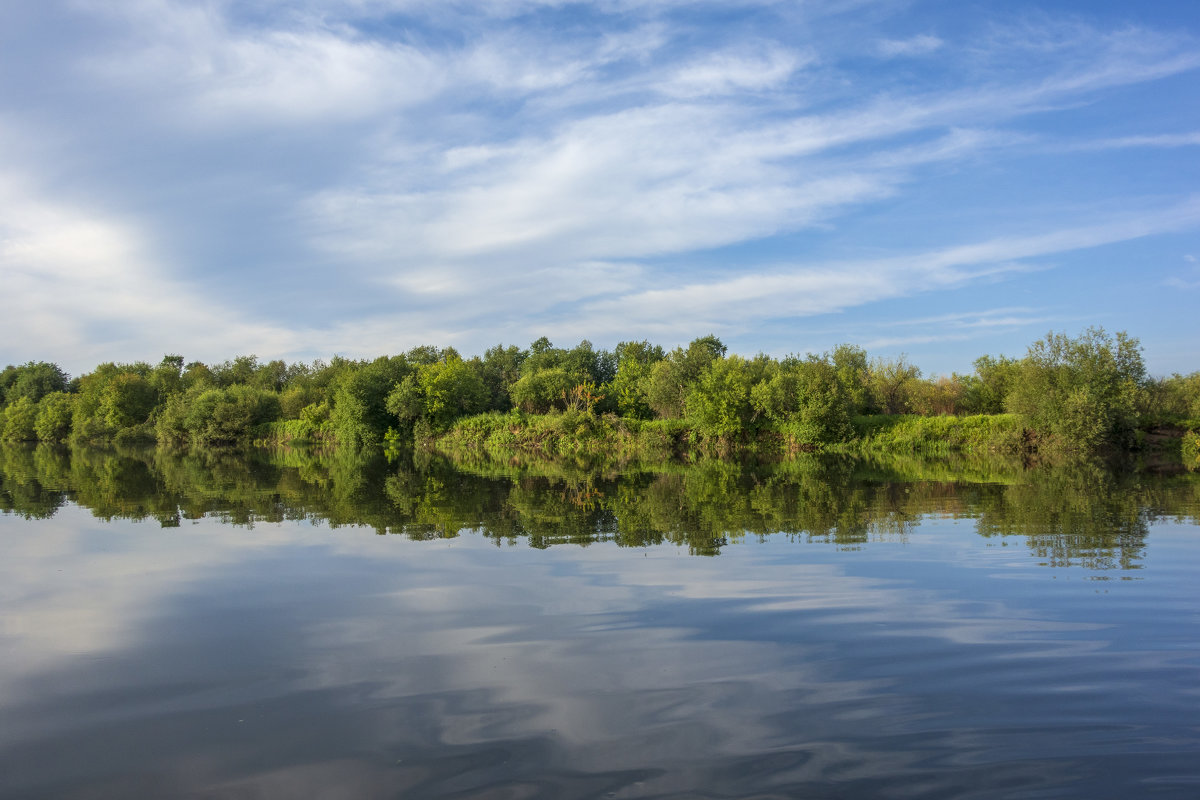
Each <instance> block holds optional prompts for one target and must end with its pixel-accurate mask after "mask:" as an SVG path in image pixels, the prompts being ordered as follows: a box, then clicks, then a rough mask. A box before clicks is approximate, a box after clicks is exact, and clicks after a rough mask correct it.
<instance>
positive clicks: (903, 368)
mask: <svg viewBox="0 0 1200 800" xmlns="http://www.w3.org/2000/svg"><path fill="white" fill-rule="evenodd" d="M920 378H921V370H920V369H918V368H917V367H916V366H914V365H912V364H910V363H909V362H908V360H907V358H906V357H905V356H904V355H901V356H900V357H899V358H898V359H896V360H894V361H891V360H885V359H882V358H877V359H875V360H874V361H872V362H871V367H870V370H869V372H868V381H869V385H870V388H871V396H872V398H873V399H874V401H875V404H876V405H877V406H878V407H879V409H880V410H881V411H882V412H883V413H885V414H906V413H909V412H910V411H912V407H911V399H912V390H913V388H914V385H915V384H916V382H917V381H918V380H920Z"/></svg>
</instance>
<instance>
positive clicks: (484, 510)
mask: <svg viewBox="0 0 1200 800" xmlns="http://www.w3.org/2000/svg"><path fill="white" fill-rule="evenodd" d="M956 475H959V476H963V475H965V476H969V478H970V479H971V480H972V481H973V482H969V483H968V482H961V481H956V480H953V478H954V476H956ZM67 500H73V501H74V502H76V503H78V504H79V505H80V506H82V507H84V508H87V509H89V510H90V511H91V512H92V513H93V514H94V515H96V516H97V517H100V518H103V519H114V518H125V519H155V520H157V521H158V522H159V523H160V524H162V525H163V526H177V525H179V524H180V523H181V521H182V520H188V519H199V518H202V517H214V518H217V519H221V520H224V521H227V522H230V523H233V524H238V525H247V526H252V525H254V524H255V523H258V522H278V521H284V520H309V521H312V522H317V523H322V524H327V525H329V526H330V527H331V528H337V527H340V526H344V525H365V526H369V527H371V528H373V529H374V530H375V531H377V532H378V533H381V534H384V533H387V534H395V535H402V536H406V537H409V538H412V539H422V540H423V539H436V538H447V537H454V536H458V535H459V534H460V533H461V532H463V531H475V532H478V533H480V534H482V535H484V536H487V537H489V538H491V539H493V540H495V541H496V543H497V544H501V543H504V542H509V543H512V542H517V541H524V542H526V543H527V544H529V545H532V546H534V547H549V546H551V545H555V544H563V543H574V544H580V545H586V544H590V543H593V542H614V543H616V544H618V545H621V546H627V547H642V546H648V545H656V544H663V543H673V544H676V545H679V546H681V547H687V548H688V550H689V551H690V552H692V553H696V554H704V555H715V554H717V553H719V552H720V550H721V548H722V547H723V546H725V545H726V544H728V543H731V542H738V541H741V540H744V539H746V538H747V537H751V538H757V537H764V536H767V535H771V534H780V533H783V534H786V535H789V536H791V537H792V538H794V539H797V540H803V541H809V542H820V543H825V544H830V545H834V546H836V547H839V548H858V547H862V546H864V545H866V544H867V543H869V542H871V541H878V540H903V539H905V538H906V537H907V536H909V534H910V533H911V531H912V530H913V528H914V526H916V525H917V524H918V523H919V521H920V520H921V519H922V518H924V517H927V516H930V515H934V516H940V517H962V518H969V519H975V520H976V529H977V531H978V532H979V533H980V534H981V535H983V536H1013V535H1019V536H1023V537H1025V538H1026V540H1027V543H1028V545H1029V547H1030V548H1031V550H1032V551H1033V553H1034V554H1035V555H1036V557H1037V558H1038V559H1039V560H1040V561H1042V562H1043V563H1045V564H1048V565H1052V566H1063V565H1073V564H1078V565H1082V566H1086V567H1088V568H1092V569H1134V568H1136V567H1137V566H1138V564H1139V562H1140V560H1141V558H1142V556H1143V553H1144V550H1145V546H1146V536H1147V532H1148V530H1149V525H1150V523H1151V522H1152V521H1154V520H1157V519H1164V518H1174V519H1177V520H1180V521H1183V520H1187V521H1190V522H1192V523H1195V522H1196V521H1197V505H1198V500H1200V476H1196V475H1186V474H1185V475H1177V476H1153V475H1148V474H1145V473H1134V472H1114V471H1111V470H1109V469H1106V468H1104V467H1103V466H1100V465H1097V464H1094V463H1076V464H1071V465H1066V466H1058V467H1054V468H1050V467H1038V468H1036V469H1025V468H1023V467H1021V465H1019V464H1012V463H997V462H990V463H989V462H986V461H978V460H975V461H972V460H963V459H953V460H947V459H939V460H937V461H932V462H930V461H921V460H919V459H914V458H910V457H905V458H899V459H898V458H894V457H889V458H886V459H883V460H879V459H875V460H862V459H850V458H828V457H817V456H809V457H804V458H799V459H796V460H791V461H787V462H783V463H780V464H771V465H750V464H735V463H730V462H721V461H707V462H700V463H696V464H691V465H671V466H667V467H660V468H656V469H654V470H640V471H639V470H632V471H628V472H625V473H615V472H608V473H604V472H600V473H596V472H589V471H587V470H586V469H582V468H580V467H578V466H577V465H576V466H561V465H551V464H531V465H522V466H497V465H496V464H491V463H489V464H480V465H472V466H469V467H463V466H462V465H460V466H459V467H458V468H456V467H454V466H452V465H450V464H449V463H447V462H445V461H443V460H440V459H437V458H432V457H430V456H428V455H423V454H420V453H418V454H416V455H412V454H407V455H399V456H397V457H396V460H395V461H393V462H391V463H389V462H387V461H385V460H384V459H383V458H382V457H375V456H366V455H363V454H361V453H355V452H353V451H350V450H345V449H343V450H335V451H332V452H324V453H322V452H302V451H278V452H274V451H261V450H256V451H251V452H236V451H227V450H222V451H203V450H191V451H173V450H170V449H167V448H158V449H148V450H121V449H107V450H99V449H86V448H77V449H74V450H68V449H64V448H56V447H50V446H47V445H40V446H38V447H36V448H35V447H27V446H14V447H5V448H0V509H2V510H5V511H9V512H14V513H17V514H20V515H23V516H26V517H29V518H39V517H48V516H51V515H53V514H54V513H55V511H56V510H57V509H58V508H59V507H60V506H62V505H63V504H64V503H65V502H66V501H67Z"/></svg>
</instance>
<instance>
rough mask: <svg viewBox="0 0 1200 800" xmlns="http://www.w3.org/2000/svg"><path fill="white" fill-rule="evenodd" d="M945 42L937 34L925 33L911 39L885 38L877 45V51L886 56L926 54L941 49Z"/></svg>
mask: <svg viewBox="0 0 1200 800" xmlns="http://www.w3.org/2000/svg"><path fill="white" fill-rule="evenodd" d="M944 44H945V42H943V41H942V40H941V39H940V38H938V37H937V36H934V35H932V34H928V33H923V34H921V35H919V36H913V37H912V38H910V39H883V40H881V41H880V42H879V43H878V44H877V45H876V51H877V52H878V53H879V55H881V56H883V57H884V58H896V57H898V56H924V55H928V54H930V53H933V52H935V51H936V50H940V49H941V48H942V45H944Z"/></svg>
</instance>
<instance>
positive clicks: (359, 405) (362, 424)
mask: <svg viewBox="0 0 1200 800" xmlns="http://www.w3.org/2000/svg"><path fill="white" fill-rule="evenodd" d="M410 372H412V366H411V365H409V363H408V361H407V359H405V357H404V356H393V357H392V358H387V357H386V356H381V357H380V358H377V359H375V360H374V361H372V362H370V363H369V364H360V365H357V366H355V367H350V368H346V369H344V371H342V372H341V374H340V375H339V376H338V379H337V387H336V389H335V390H334V392H333V410H332V411H331V412H330V417H329V418H330V423H331V425H332V427H333V432H334V436H336V437H337V440H338V442H339V443H341V444H346V445H350V446H351V447H360V446H361V447H374V446H376V445H378V444H379V443H380V442H382V441H383V435H384V433H385V432H386V431H387V429H388V428H389V427H390V426H391V425H392V421H393V415H392V414H391V413H390V412H389V411H388V410H387V398H388V395H389V394H391V392H392V390H393V389H394V388H395V386H396V384H398V383H399V382H400V381H402V380H404V378H405V377H406V376H407V375H408V374H409V373H410Z"/></svg>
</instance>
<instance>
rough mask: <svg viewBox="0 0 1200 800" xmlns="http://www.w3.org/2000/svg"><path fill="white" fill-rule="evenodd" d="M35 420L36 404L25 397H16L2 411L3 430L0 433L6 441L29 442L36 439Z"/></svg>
mask: <svg viewBox="0 0 1200 800" xmlns="http://www.w3.org/2000/svg"><path fill="white" fill-rule="evenodd" d="M36 420H37V403H35V402H33V401H32V400H30V399H29V398H28V397H25V396H22V397H18V398H17V400H16V402H13V403H9V404H8V407H7V408H6V409H4V430H3V431H0V433H2V434H3V438H4V439H5V440H6V441H10V442H31V441H33V440H34V439H37V431H36V429H35V424H36Z"/></svg>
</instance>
